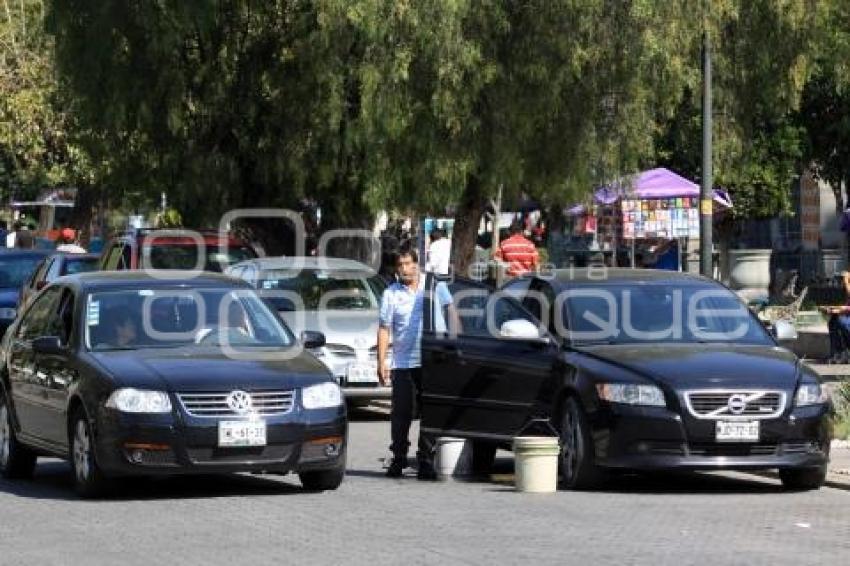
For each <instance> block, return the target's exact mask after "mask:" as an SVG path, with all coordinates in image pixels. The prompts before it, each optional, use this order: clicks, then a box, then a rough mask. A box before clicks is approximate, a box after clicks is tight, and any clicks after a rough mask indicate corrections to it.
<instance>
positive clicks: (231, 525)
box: [0, 411, 850, 566]
mask: <svg viewBox="0 0 850 566" xmlns="http://www.w3.org/2000/svg"><path fill="white" fill-rule="evenodd" d="M388 436H389V423H388V422H387V421H386V419H385V416H384V415H382V414H381V413H379V412H376V411H372V412H369V411H365V412H364V411H358V412H357V413H356V414H355V415H354V422H353V423H352V426H351V447H350V456H349V474H348V477H347V479H346V482H345V483H344V484H343V487H342V488H340V490H338V491H336V492H330V493H322V494H309V493H305V492H303V491H302V490H301V488H300V486H299V484H298V481H297V478H295V477H285V478H279V477H258V476H228V477H209V478H200V479H198V478H178V479H174V480H171V479H169V480H159V481H145V482H139V483H132V484H129V485H127V486H126V487H125V488H124V491H123V492H122V493H121V495H120V496H119V497H118V498H117V499H113V500H108V501H95V502H90V501H80V500H78V499H76V498H75V497H74V495H73V493H72V491H71V488H70V482H69V479H68V476H67V466H66V465H65V464H63V463H61V462H58V461H45V462H44V463H42V464H40V466H39V469H38V470H37V472H36V476H35V478H34V479H33V480H32V481H25V482H7V481H3V480H0V514H2V515H0V565H3V566H5V565H10V564H26V565H28V566H30V565H39V566H41V565H48V564H73V565H76V564H80V565H83V564H84V565H96V564H104V565H107V564H108V565H110V566H113V565H116V564H175V565H181V566H182V565H190V564H204V565H209V564H227V565H228V566H230V565H242V564H252V565H260V564H276V565H284V564H299V565H300V564H405V565H408V564H409V565H414V564H441V565H443V564H488V565H489V564H535V565H536V564H559V565H563V564H585V563H586V564H617V565H624V564H654V565H663V564H675V565H677V566H678V565H682V564H722V565H729V564H741V565H747V566H752V565H756V564H771V565H775V564H795V565H800V564H830V563H836V564H837V563H844V562H845V561H846V559H847V556H848V555H850V492H848V491H843V490H840V489H833V488H824V489H821V490H819V491H816V492H809V493H785V492H783V491H782V490H781V488H780V487H779V484H778V481H776V480H775V479H771V478H768V477H762V476H754V475H744V474H699V475H681V476H680V475H676V476H669V475H662V476H654V477H627V478H622V479H618V480H617V481H616V482H615V483H612V484H610V485H609V486H608V487H607V488H606V489H605V490H604V491H599V492H592V493H570V492H559V493H556V494H551V495H530V494H518V493H515V492H514V491H513V489H512V487H511V485H510V484H509V483H508V482H507V481H502V482H498V481H496V482H489V483H484V482H481V483H465V482H445V483H423V482H418V481H416V479H414V478H413V477H412V475H411V477H407V478H404V479H401V480H387V479H384V478H383V477H382V471H381V463H380V462H379V459H380V458H382V457H383V456H384V455H385V454H386V445H387V443H388ZM498 467H499V470H498V471H499V472H500V474H501V475H497V476H496V478H497V479H498V478H504V477H505V476H506V475H508V474H510V473H511V471H512V460H511V457H510V455H509V454H507V453H505V454H503V453H500V457H499V461H498ZM411 474H412V472H411Z"/></svg>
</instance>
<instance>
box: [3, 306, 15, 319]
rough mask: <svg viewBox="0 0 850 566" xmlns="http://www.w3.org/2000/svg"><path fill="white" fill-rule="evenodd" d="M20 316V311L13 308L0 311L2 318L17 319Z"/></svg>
mask: <svg viewBox="0 0 850 566" xmlns="http://www.w3.org/2000/svg"><path fill="white" fill-rule="evenodd" d="M17 315H18V311H17V310H15V309H11V308H4V309H0V318H9V319H12V318H15V317H16V316H17Z"/></svg>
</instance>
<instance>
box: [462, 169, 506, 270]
mask: <svg viewBox="0 0 850 566" xmlns="http://www.w3.org/2000/svg"><path fill="white" fill-rule="evenodd" d="M486 205H487V202H486V199H485V197H484V191H483V190H482V187H481V180H480V179H479V178H478V177H477V176H474V175H473V176H470V177H469V178H468V179H467V181H466V187H465V188H464V191H463V195H462V196H461V199H460V203H459V204H458V207H457V212H455V224H454V230H453V232H452V268H453V271H452V272H453V273H454V274H456V275H458V276H461V277H468V276H469V274H470V273H469V271H470V270H469V267H470V265H472V261H473V259H474V257H475V244H476V242H477V240H478V226H479V224H480V223H481V216H482V215H483V214H484V208H485V206H486ZM495 222H496V225H497V226H498V222H499V220H498V218H497V219H496V220H495Z"/></svg>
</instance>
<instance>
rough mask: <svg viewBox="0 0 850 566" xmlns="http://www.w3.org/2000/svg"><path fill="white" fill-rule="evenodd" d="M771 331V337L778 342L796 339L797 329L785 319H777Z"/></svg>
mask: <svg viewBox="0 0 850 566" xmlns="http://www.w3.org/2000/svg"><path fill="white" fill-rule="evenodd" d="M771 331H772V333H773V337H774V338H776V339H777V340H778V341H779V342H791V341H793V340H796V339H797V329H796V328H795V327H794V325H793V324H792V323H791V322H788V321H787V320H777V321H776V322H775V323H774V324H773V328H772V329H771Z"/></svg>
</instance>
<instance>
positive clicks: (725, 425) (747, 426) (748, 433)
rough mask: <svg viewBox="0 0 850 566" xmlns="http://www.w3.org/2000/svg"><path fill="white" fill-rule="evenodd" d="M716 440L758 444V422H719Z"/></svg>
mask: <svg viewBox="0 0 850 566" xmlns="http://www.w3.org/2000/svg"><path fill="white" fill-rule="evenodd" d="M715 438H716V439H717V441H718V442H758V440H759V422H758V421H717V426H716V429H715Z"/></svg>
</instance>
